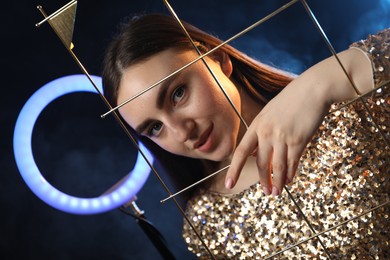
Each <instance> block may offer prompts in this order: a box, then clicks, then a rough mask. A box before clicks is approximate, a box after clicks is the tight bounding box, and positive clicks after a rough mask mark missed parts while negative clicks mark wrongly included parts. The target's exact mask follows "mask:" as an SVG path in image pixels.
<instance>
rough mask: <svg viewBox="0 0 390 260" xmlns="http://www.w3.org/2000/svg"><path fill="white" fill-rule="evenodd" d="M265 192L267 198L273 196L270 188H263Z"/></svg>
mask: <svg viewBox="0 0 390 260" xmlns="http://www.w3.org/2000/svg"><path fill="white" fill-rule="evenodd" d="M263 191H264V194H265V195H267V196H268V195H270V194H271V190H270V188H268V187H263Z"/></svg>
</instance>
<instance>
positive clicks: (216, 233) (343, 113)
mask: <svg viewBox="0 0 390 260" xmlns="http://www.w3.org/2000/svg"><path fill="white" fill-rule="evenodd" d="M351 47H352V48H359V49H361V50H363V51H364V52H366V53H367V55H368V57H369V58H370V59H371V61H372V66H373V71H374V82H375V88H376V89H375V90H374V91H372V92H371V93H369V94H368V95H365V96H364V97H363V98H362V99H361V100H358V101H356V102H353V103H351V104H348V105H346V106H345V104H335V105H333V106H332V110H331V112H330V113H329V114H328V115H327V116H326V117H325V119H324V121H323V123H322V125H321V126H320V128H319V130H318V131H317V133H316V134H315V136H314V138H313V139H312V141H311V142H310V143H309V144H308V146H307V148H306V150H305V152H304V155H303V156H302V158H301V161H300V166H299V172H298V174H297V176H296V177H295V179H294V182H293V184H292V185H291V186H289V187H288V192H287V191H286V190H284V191H283V192H282V194H281V195H280V196H279V197H276V198H274V197H272V196H265V195H264V194H263V192H262V189H261V187H260V185H259V184H256V185H253V186H251V187H250V188H249V189H247V190H245V191H243V192H241V193H239V194H234V195H222V194H218V193H213V192H210V191H207V190H204V189H199V190H198V191H197V192H196V193H195V194H194V196H193V197H192V198H191V199H190V200H189V201H188V204H187V208H186V215H187V216H188V218H189V219H190V220H191V221H192V223H193V225H194V226H195V228H196V229H197V230H198V232H199V234H200V235H201V236H202V238H203V240H204V242H205V244H206V245H207V246H208V248H209V249H210V251H211V253H212V254H213V255H214V257H215V258H217V259H222V258H223V259H260V258H261V259H264V258H272V257H273V259H275V258H276V259H279V258H280V259H313V258H315V259H390V204H389V201H390V189H389V188H390V185H389V177H390V174H389V173H390V163H389V154H390V153H389V150H390V149H389V145H388V144H389V140H390V133H389V128H390V120H389V115H390V113H389V112H390V98H389V97H390V95H389V87H390V84H389V83H388V82H389V80H390V59H389V56H390V30H389V29H388V30H384V31H382V32H379V33H378V34H376V35H370V36H369V37H368V38H367V39H366V40H364V41H360V42H356V43H354V44H352V45H351ZM386 85H387V86H386ZM341 105H344V106H343V107H341ZM367 109H368V110H367ZM368 111H369V112H368ZM369 113H370V114H371V116H370V115H369ZM375 124H376V125H375ZM378 128H379V129H380V131H378ZM183 237H184V240H185V241H186V243H187V244H188V248H189V250H190V251H191V252H193V253H194V254H195V255H196V256H197V257H199V258H205V259H208V258H211V257H210V255H209V253H208V252H207V251H206V250H205V247H204V246H202V243H201V242H200V240H199V239H198V237H197V236H196V235H195V234H194V232H193V231H192V229H191V228H190V226H189V225H188V224H187V223H186V222H184V227H183Z"/></svg>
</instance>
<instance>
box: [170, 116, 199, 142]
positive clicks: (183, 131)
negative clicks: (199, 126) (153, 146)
mask: <svg viewBox="0 0 390 260" xmlns="http://www.w3.org/2000/svg"><path fill="white" fill-rule="evenodd" d="M170 125H171V129H172V134H173V138H175V139H176V140H177V141H179V142H182V143H184V142H185V141H187V140H189V139H191V138H192V136H193V135H194V127H195V122H194V121H193V120H190V119H186V120H172V122H171V123H170Z"/></svg>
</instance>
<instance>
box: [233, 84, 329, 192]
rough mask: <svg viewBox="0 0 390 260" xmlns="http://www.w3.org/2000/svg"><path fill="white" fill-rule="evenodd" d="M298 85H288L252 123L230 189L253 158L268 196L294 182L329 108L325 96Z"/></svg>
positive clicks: (237, 154) (237, 152) (235, 161)
mask: <svg viewBox="0 0 390 260" xmlns="http://www.w3.org/2000/svg"><path fill="white" fill-rule="evenodd" d="M296 80H298V79H296ZM295 85H296V84H295V82H292V83H291V84H290V85H288V86H287V87H286V88H285V89H284V90H283V91H282V92H281V93H280V94H279V95H277V96H276V97H275V98H274V99H272V100H271V101H270V102H269V103H268V104H267V105H266V106H265V107H264V108H263V109H262V110H261V112H260V113H259V114H258V115H257V116H256V117H255V119H254V120H253V122H252V123H251V124H250V126H249V128H248V130H247V132H246V133H245V135H244V136H243V138H242V140H241V142H240V144H239V145H238V146H237V148H236V150H235V152H234V155H233V159H232V162H231V165H230V168H229V171H228V173H227V176H226V186H227V187H226V188H232V187H233V186H234V184H235V183H236V181H237V179H238V177H239V175H240V173H241V170H242V168H243V166H244V164H245V162H246V159H247V158H248V157H249V156H251V155H253V156H256V163H257V167H258V174H259V180H260V183H261V185H262V187H263V190H264V193H265V194H266V195H269V194H271V193H272V194H273V195H279V194H280V192H281V191H282V189H283V186H284V185H285V184H286V183H289V182H291V180H292V179H293V177H294V175H295V172H296V169H297V167H298V162H299V158H300V157H301V155H302V152H303V150H304V148H305V147H306V145H307V143H308V142H309V141H310V139H311V137H312V135H313V134H314V132H315V131H316V129H317V128H318V126H319V124H320V123H321V122H322V119H323V117H324V115H325V114H326V112H327V111H328V109H329V104H328V103H327V102H326V101H324V100H325V97H318V98H314V97H313V96H314V95H313V93H312V92H315V91H310V90H305V89H304V88H303V87H301V88H300V89H298V86H295ZM313 88H315V86H313ZM321 99H322V100H321ZM271 172H273V175H272V174H271ZM230 180H231V183H230V187H229V181H230Z"/></svg>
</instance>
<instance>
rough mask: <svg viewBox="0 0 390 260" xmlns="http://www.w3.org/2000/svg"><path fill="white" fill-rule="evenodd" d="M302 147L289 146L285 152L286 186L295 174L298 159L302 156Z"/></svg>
mask: <svg viewBox="0 0 390 260" xmlns="http://www.w3.org/2000/svg"><path fill="white" fill-rule="evenodd" d="M303 149H304V146H301V145H296V146H293V147H291V146H289V147H288V151H287V175H286V184H290V183H291V182H292V180H293V178H294V176H295V174H296V172H297V169H298V165H299V158H300V157H301V155H302V152H303Z"/></svg>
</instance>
